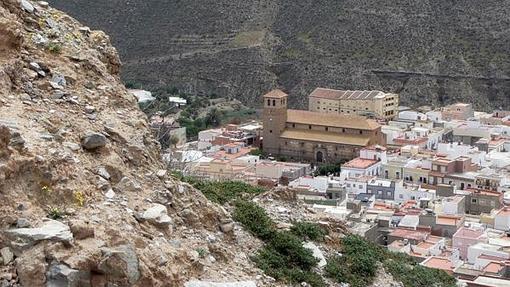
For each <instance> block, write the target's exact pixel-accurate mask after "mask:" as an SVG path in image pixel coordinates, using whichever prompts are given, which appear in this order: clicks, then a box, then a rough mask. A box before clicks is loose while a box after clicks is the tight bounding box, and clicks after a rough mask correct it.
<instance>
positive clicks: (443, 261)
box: [422, 256, 454, 273]
mask: <svg viewBox="0 0 510 287" xmlns="http://www.w3.org/2000/svg"><path fill="white" fill-rule="evenodd" d="M422 265H423V266H427V267H429V268H434V269H441V270H444V271H446V272H448V273H451V272H452V271H453V269H454V266H453V263H452V261H451V260H450V259H448V258H441V257H435V256H432V257H429V258H428V259H427V260H425V261H424V262H423V263H422Z"/></svg>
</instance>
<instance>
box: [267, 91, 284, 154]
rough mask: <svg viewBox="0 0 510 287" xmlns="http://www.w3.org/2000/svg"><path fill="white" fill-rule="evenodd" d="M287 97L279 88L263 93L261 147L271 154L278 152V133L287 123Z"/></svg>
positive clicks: (280, 132)
mask: <svg viewBox="0 0 510 287" xmlns="http://www.w3.org/2000/svg"><path fill="white" fill-rule="evenodd" d="M287 98H288V95H287V94H286V93H284V92H283V91H281V90H272V91H271V92H269V93H267V94H265V95H264V102H263V105H264V112H263V116H262V117H263V124H264V132H263V149H264V151H265V152H266V153H269V154H272V155H277V154H279V152H280V135H281V134H282V132H283V130H284V129H285V124H286V123H287Z"/></svg>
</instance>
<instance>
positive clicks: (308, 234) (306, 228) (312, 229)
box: [290, 221, 328, 241]
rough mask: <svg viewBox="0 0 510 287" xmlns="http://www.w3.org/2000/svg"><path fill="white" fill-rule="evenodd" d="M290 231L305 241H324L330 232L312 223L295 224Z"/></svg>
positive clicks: (301, 222)
mask: <svg viewBox="0 0 510 287" xmlns="http://www.w3.org/2000/svg"><path fill="white" fill-rule="evenodd" d="M290 231H291V232H292V233H293V234H295V235H296V236H298V237H300V238H301V239H303V240H312V241H323V240H324V236H326V235H327V234H328V231H327V230H326V229H324V228H322V227H320V226H319V225H318V224H317V223H312V222H305V221H300V222H294V223H293V224H292V227H291V228H290Z"/></svg>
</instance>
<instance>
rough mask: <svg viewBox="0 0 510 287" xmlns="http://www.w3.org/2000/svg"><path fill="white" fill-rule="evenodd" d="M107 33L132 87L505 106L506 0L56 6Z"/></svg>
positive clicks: (206, 0) (252, 100)
mask: <svg viewBox="0 0 510 287" xmlns="http://www.w3.org/2000/svg"><path fill="white" fill-rule="evenodd" d="M50 2H52V3H53V4H54V5H55V6H57V7H59V8H61V9H63V10H66V11H67V12H69V13H71V14H72V15H73V16H75V17H77V18H79V19H80V20H81V21H83V22H85V23H87V24H88V25H90V26H92V27H94V28H101V29H104V30H106V31H107V32H108V33H109V34H110V35H112V40H113V42H114V43H115V44H116V46H117V47H118V48H119V51H120V53H121V58H122V60H123V62H124V64H125V65H124V71H123V78H124V80H125V81H130V82H138V83H143V84H145V85H147V86H149V87H150V86H156V85H166V84H170V85H175V86H179V87H181V88H185V89H187V90H189V91H199V92H204V93H213V92H214V93H217V94H221V95H228V96H231V97H235V98H238V99H240V100H242V101H244V102H245V103H247V104H251V105H253V106H257V105H258V103H259V99H260V98H259V97H260V95H261V94H262V93H264V92H265V91H267V90H268V89H270V88H272V87H276V86H278V87H281V88H283V89H285V90H286V91H288V92H289V93H290V96H291V101H292V104H293V105H294V106H301V107H304V106H306V95H307V94H308V93H309V92H310V91H311V90H313V89H314V88H315V87H316V86H324V87H331V88H339V89H372V88H374V89H383V90H387V91H391V92H399V93H401V96H402V102H403V103H404V104H407V105H419V104H443V103H450V102H453V101H459V100H460V101H468V102H473V103H474V104H475V105H476V106H477V108H479V109H485V110H490V109H492V108H497V107H505V108H510V100H509V97H508V95H509V94H510V45H509V44H508V43H510V19H509V18H508V17H507V15H509V14H510V0H487V1H474V0H468V1H441V0H377V1H376V0H301V1H290V0H245V1H227V0H200V1H198V0H186V1H184V0H172V1H161V0H159V1H158V0H144V1H141V0H131V1H128V0H110V1H103V0H87V1H84V0H52V1H50Z"/></svg>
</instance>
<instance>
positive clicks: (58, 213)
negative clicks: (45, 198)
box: [48, 207, 64, 220]
mask: <svg viewBox="0 0 510 287" xmlns="http://www.w3.org/2000/svg"><path fill="white" fill-rule="evenodd" d="M48 217H49V218H51V219H53V220H59V219H62V218H63V217H64V212H63V211H62V210H61V209H60V208H58V207H50V208H48Z"/></svg>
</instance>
